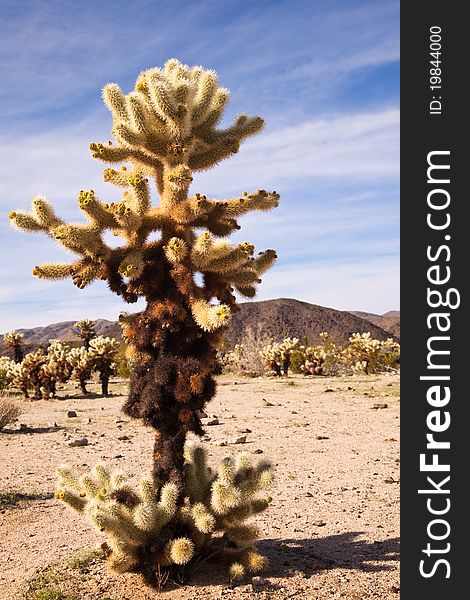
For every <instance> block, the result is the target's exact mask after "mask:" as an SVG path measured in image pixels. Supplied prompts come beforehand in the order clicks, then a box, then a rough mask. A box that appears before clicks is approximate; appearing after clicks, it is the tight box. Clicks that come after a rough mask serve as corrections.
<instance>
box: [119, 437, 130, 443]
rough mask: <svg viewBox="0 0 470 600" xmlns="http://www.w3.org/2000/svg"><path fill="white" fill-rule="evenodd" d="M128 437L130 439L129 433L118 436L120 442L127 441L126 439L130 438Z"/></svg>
mask: <svg viewBox="0 0 470 600" xmlns="http://www.w3.org/2000/svg"><path fill="white" fill-rule="evenodd" d="M128 439H129V437H128V436H127V435H120V436H119V437H118V440H119V441H120V442H125V441H126V440H128Z"/></svg>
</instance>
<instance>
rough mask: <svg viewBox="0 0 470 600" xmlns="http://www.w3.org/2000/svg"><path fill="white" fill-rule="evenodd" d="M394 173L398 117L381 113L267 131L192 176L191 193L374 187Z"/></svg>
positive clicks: (390, 110)
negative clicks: (318, 184)
mask: <svg viewBox="0 0 470 600" xmlns="http://www.w3.org/2000/svg"><path fill="white" fill-rule="evenodd" d="M398 173H399V111H398V110H397V109H395V108H387V109H384V110H380V111H372V112H367V113H359V114H348V115H345V114H339V115H327V116H324V117H321V118H317V119H311V120H309V121H305V122H303V123H299V124H298V125H295V126H292V127H284V128H280V129H276V130H271V131H268V132H266V133H265V134H264V135H262V136H260V137H258V138H256V139H254V140H252V141H250V142H248V143H247V144H246V145H245V146H243V148H242V149H241V150H240V153H239V154H238V155H237V156H235V157H234V158H232V159H231V160H230V161H229V162H225V163H223V164H222V165H220V166H219V167H217V169H216V170H214V171H210V172H208V173H203V174H197V175H196V176H195V181H194V184H193V187H194V189H196V188H198V187H199V186H201V187H204V189H212V190H214V193H220V191H222V190H223V189H225V190H227V188H228V190H229V191H233V192H236V191H237V187H236V186H237V185H239V184H237V182H238V181H240V180H241V181H243V182H244V184H243V185H244V186H253V185H254V186H258V185H259V182H260V181H263V182H264V185H265V186H271V187H272V186H274V187H275V189H279V188H280V187H282V186H292V185H294V184H295V185H299V184H301V183H302V181H303V182H306V181H307V180H312V179H314V178H316V179H322V178H332V177H334V178H343V179H347V180H349V181H351V182H355V181H374V180H375V181H377V180H379V179H384V178H397V177H398ZM232 182H233V183H232ZM257 182H258V183H257ZM238 193H240V190H238Z"/></svg>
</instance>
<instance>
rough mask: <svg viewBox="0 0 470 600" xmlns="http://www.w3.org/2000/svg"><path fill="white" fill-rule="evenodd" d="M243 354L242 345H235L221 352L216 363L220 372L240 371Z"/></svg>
mask: <svg viewBox="0 0 470 600" xmlns="http://www.w3.org/2000/svg"><path fill="white" fill-rule="evenodd" d="M243 354H244V352H243V345H242V344H235V346H234V347H233V348H232V349H231V350H228V351H227V352H221V353H220V356H219V357H218V361H219V364H220V366H221V367H222V370H223V371H225V372H232V371H234V372H238V371H240V370H241V365H242V363H243Z"/></svg>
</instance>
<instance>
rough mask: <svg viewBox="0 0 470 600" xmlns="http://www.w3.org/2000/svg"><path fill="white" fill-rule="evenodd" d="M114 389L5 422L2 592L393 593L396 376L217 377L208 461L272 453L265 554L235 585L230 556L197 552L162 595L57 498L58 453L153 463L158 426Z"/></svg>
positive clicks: (58, 595) (131, 599) (65, 393)
mask: <svg viewBox="0 0 470 600" xmlns="http://www.w3.org/2000/svg"><path fill="white" fill-rule="evenodd" d="M90 389H91V390H92V391H94V392H97V390H98V386H97V385H95V384H93V385H91V386H90ZM110 390H111V392H112V395H111V396H110V397H108V398H102V397H100V396H99V395H97V394H90V396H88V397H85V398H84V397H83V396H81V395H80V394H79V391H78V390H77V389H75V387H74V385H73V384H67V386H65V387H64V388H63V389H61V390H60V392H59V398H58V399H55V400H52V401H43V400H40V401H33V402H26V401H25V404H24V406H25V410H26V412H25V414H24V415H23V416H22V417H21V418H20V421H21V422H22V423H24V424H26V425H27V427H26V428H23V429H20V427H19V424H16V425H13V426H11V427H10V429H8V428H7V429H6V430H4V431H3V432H1V433H0V446H1V452H0V600H16V599H29V600H147V599H151V598H161V599H162V600H175V599H180V600H190V599H191V600H198V599H202V600H208V599H212V598H214V599H215V598H224V597H225V598H230V599H234V600H238V599H248V598H259V599H271V598H272V599H278V598H295V599H300V598H306V599H311V600H323V599H332V598H341V599H345V600H360V599H363V598H364V599H366V598H367V599H368V598H380V599H382V600H392V599H393V600H395V599H397V598H398V597H399V563H398V558H399V557H398V554H399V442H398V439H399V377H398V375H396V374H395V375H380V376H354V377H336V378H327V377H315V378H308V377H302V376H289V377H288V378H270V377H264V378H258V379H244V378H241V377H236V376H230V375H224V376H221V377H219V383H218V391H217V395H216V396H215V398H214V399H213V400H212V401H211V403H210V404H209V405H208V409H207V412H208V413H209V414H215V415H217V417H218V419H219V424H218V425H212V426H208V427H206V432H207V435H206V438H205V440H206V441H205V442H204V443H205V444H206V447H207V448H208V451H209V454H210V457H211V459H212V462H214V463H215V462H218V461H219V460H220V459H221V458H223V457H224V456H225V455H227V454H233V453H236V452H239V451H244V452H248V453H253V454H254V457H253V458H254V459H258V458H262V459H270V460H271V461H272V462H273V464H274V465H275V468H276V484H275V486H274V488H273V489H272V491H271V492H270V494H271V495H272V497H273V502H272V505H271V506H270V508H269V509H268V510H267V511H266V512H265V513H263V514H262V515H260V516H259V517H258V518H257V519H256V522H257V524H258V525H259V526H260V528H261V530H262V531H263V537H262V541H261V542H260V543H259V546H258V547H259V549H260V551H261V552H262V553H264V554H266V555H267V556H268V557H269V561H270V565H269V568H268V570H267V571H266V572H265V573H263V574H262V577H261V578H260V577H258V578H255V579H254V580H253V581H252V580H251V578H248V579H247V580H246V581H245V582H242V583H241V584H239V585H237V586H234V587H230V586H229V585H228V580H227V575H226V567H225V566H221V565H217V564H208V563H207V564H203V565H200V568H199V569H197V570H196V572H194V574H193V575H192V577H191V580H190V581H189V582H188V583H187V584H181V583H180V582H179V581H168V582H167V584H166V586H165V587H164V589H163V591H162V592H160V593H158V592H157V591H155V590H151V589H149V588H147V587H146V586H145V585H144V584H143V583H142V581H141V579H140V578H139V576H138V575H136V574H125V575H114V574H111V573H109V572H108V571H107V570H106V566H105V564H104V563H103V561H102V560H101V558H99V557H97V553H93V552H90V550H92V549H94V548H99V546H100V543H101V542H102V541H103V539H102V536H101V535H100V534H99V533H98V532H97V531H95V530H94V528H93V527H92V525H90V524H89V523H87V522H86V521H85V520H83V519H82V517H80V516H79V515H78V514H76V513H74V512H72V511H71V510H70V509H68V508H67V507H65V506H63V505H62V504H61V503H59V502H58V501H57V500H55V499H54V498H53V497H52V495H53V492H54V484H55V473H54V471H55V468H56V466H57V465H59V464H61V463H66V464H68V465H70V466H71V467H73V468H74V469H75V470H78V471H80V472H83V471H85V470H86V469H87V468H88V467H91V466H93V465H94V464H95V463H96V462H103V463H106V464H107V465H109V466H110V467H113V468H119V469H121V470H122V471H123V472H124V473H126V474H128V475H129V476H130V478H131V479H132V480H135V481H138V479H139V478H140V477H141V476H142V475H145V476H147V475H149V474H150V470H151V454H152V431H151V430H150V429H148V428H146V427H144V426H143V425H142V424H141V423H140V422H137V421H132V420H130V419H129V418H127V417H123V416H122V415H121V414H120V406H121V405H122V403H123V400H124V396H123V395H124V394H125V393H126V382H125V381H123V380H114V381H112V383H111V385H110ZM70 410H74V411H75V412H76V414H77V416H76V417H72V418H69V417H68V416H67V412H68V411H70ZM244 429H249V430H250V431H249V432H243V430H244ZM243 436H246V441H245V443H243V444H242V443H238V444H235V443H234V442H235V441H236V439H237V438H240V437H241V438H243ZM82 437H86V438H87V439H88V442H89V443H88V445H87V446H85V447H69V445H68V442H69V441H70V440H73V439H75V438H82ZM258 455H259V456H258Z"/></svg>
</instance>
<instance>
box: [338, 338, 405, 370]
mask: <svg viewBox="0 0 470 600" xmlns="http://www.w3.org/2000/svg"><path fill="white" fill-rule="evenodd" d="M399 355H400V344H398V343H397V342H395V341H394V340H393V339H392V338H388V339H387V340H385V341H381V340H376V339H374V338H372V337H371V334H370V332H367V333H353V334H352V336H351V337H350V338H349V346H347V348H345V350H344V357H345V360H346V361H348V362H349V363H350V364H351V365H352V367H353V369H354V371H356V372H359V373H365V374H366V375H370V374H374V373H378V372H379V371H381V370H384V369H385V368H387V367H396V366H397V365H398V361H399Z"/></svg>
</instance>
